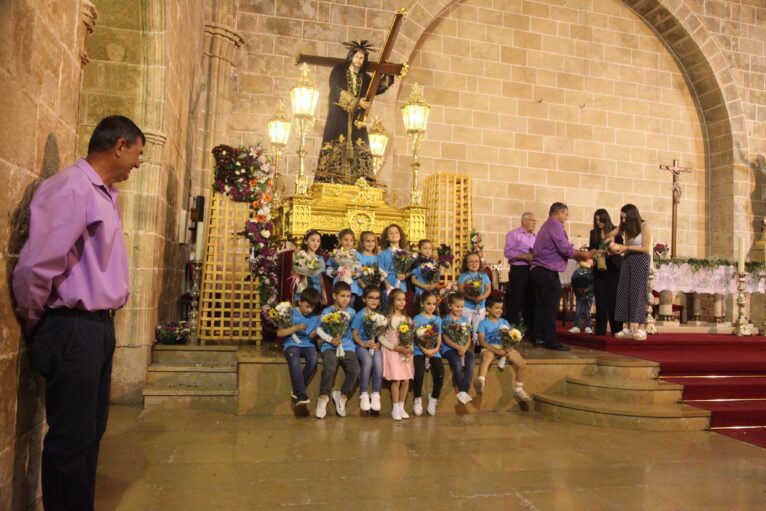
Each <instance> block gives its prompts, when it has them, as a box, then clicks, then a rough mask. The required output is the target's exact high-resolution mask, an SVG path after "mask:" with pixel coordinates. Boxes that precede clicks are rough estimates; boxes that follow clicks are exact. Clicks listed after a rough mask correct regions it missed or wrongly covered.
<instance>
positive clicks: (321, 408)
mask: <svg viewBox="0 0 766 511" xmlns="http://www.w3.org/2000/svg"><path fill="white" fill-rule="evenodd" d="M329 402H330V398H329V397H327V396H319V399H317V411H316V416H317V419H324V418H325V417H326V416H327V403H329Z"/></svg>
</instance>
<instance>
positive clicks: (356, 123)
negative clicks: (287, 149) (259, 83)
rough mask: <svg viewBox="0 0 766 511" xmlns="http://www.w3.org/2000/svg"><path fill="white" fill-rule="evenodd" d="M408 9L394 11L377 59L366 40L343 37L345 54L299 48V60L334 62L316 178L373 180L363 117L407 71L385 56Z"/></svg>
mask: <svg viewBox="0 0 766 511" xmlns="http://www.w3.org/2000/svg"><path fill="white" fill-rule="evenodd" d="M406 14H407V11H406V10H405V9H399V10H397V11H396V13H395V14H394V19H393V21H392V23H391V28H390V29H389V31H388V35H387V36H386V42H385V44H384V45H383V48H382V49H381V50H380V55H379V58H378V61H377V62H373V61H370V60H369V59H368V55H369V53H371V52H373V51H376V50H375V49H373V47H372V45H371V44H370V43H369V42H368V41H367V40H362V41H350V42H348V43H344V45H345V46H346V47H347V48H348V49H349V52H348V55H347V57H346V58H345V59H342V58H333V57H322V56H318V55H303V54H298V56H297V58H296V63H297V64H302V63H306V64H313V65H317V66H329V67H332V68H333V69H332V71H331V72H330V97H329V105H328V111H327V120H326V122H325V127H324V134H323V136H322V146H321V149H320V152H319V161H318V163H317V170H316V174H315V176H314V178H315V180H316V181H325V182H340V183H346V184H353V183H354V182H356V180H357V179H359V178H360V177H364V178H366V179H367V180H368V181H371V182H374V181H375V173H374V171H373V165H372V155H371V152H370V147H369V138H368V135H367V127H366V124H365V118H366V117H367V115H368V113H369V111H370V108H371V107H372V102H373V100H374V99H375V96H376V95H377V94H382V93H383V92H385V91H386V89H388V88H389V87H390V86H391V85H392V84H393V83H394V77H395V76H399V77H403V76H404V75H405V74H406V73H407V69H408V66H407V64H406V63H405V64H394V63H391V62H387V60H388V58H389V57H390V55H391V52H392V51H393V47H394V42H395V41H396V37H397V35H398V33H399V28H400V27H401V24H402V19H403V18H404V16H405V15H406ZM367 72H371V73H372V76H370V75H368V74H367Z"/></svg>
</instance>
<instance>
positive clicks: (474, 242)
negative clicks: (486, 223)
mask: <svg viewBox="0 0 766 511" xmlns="http://www.w3.org/2000/svg"><path fill="white" fill-rule="evenodd" d="M470 244H471V247H470V248H469V249H468V252H469V253H473V254H479V256H481V254H482V253H483V252H484V243H483V242H482V240H481V234H479V231H477V230H476V229H471V238H470Z"/></svg>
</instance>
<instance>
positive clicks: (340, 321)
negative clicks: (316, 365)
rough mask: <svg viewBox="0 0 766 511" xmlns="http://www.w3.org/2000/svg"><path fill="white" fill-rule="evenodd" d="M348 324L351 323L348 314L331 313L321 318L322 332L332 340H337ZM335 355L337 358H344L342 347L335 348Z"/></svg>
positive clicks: (344, 312) (340, 312)
mask: <svg viewBox="0 0 766 511" xmlns="http://www.w3.org/2000/svg"><path fill="white" fill-rule="evenodd" d="M349 323H351V316H349V314H348V312H346V311H335V312H331V313H329V314H327V315H325V316H324V317H323V318H322V330H324V331H325V332H326V333H327V335H329V336H330V337H332V338H333V339H339V338H341V337H342V336H343V334H345V333H346V330H348V326H349ZM335 354H336V355H337V357H338V358H343V357H345V356H346V353H345V352H344V351H343V346H342V345H341V346H338V347H337V348H336V351H335Z"/></svg>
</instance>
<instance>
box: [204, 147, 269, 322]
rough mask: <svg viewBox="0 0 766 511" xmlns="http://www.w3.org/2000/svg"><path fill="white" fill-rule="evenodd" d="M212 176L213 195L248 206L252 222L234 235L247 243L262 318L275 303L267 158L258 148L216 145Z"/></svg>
mask: <svg viewBox="0 0 766 511" xmlns="http://www.w3.org/2000/svg"><path fill="white" fill-rule="evenodd" d="M212 152H213V157H214V158H215V176H214V180H213V191H214V192H218V193H222V194H224V195H227V196H229V197H230V198H231V199H232V200H233V201H235V202H249V203H250V207H251V209H253V211H255V219H254V220H248V221H247V222H246V223H245V227H244V230H242V231H240V232H238V233H237V234H239V235H240V236H244V237H245V238H247V239H248V240H249V241H250V244H251V250H250V265H251V269H252V272H253V276H255V278H256V279H258V280H257V289H258V294H259V296H260V299H261V302H260V303H261V308H262V310H263V314H264V315H267V314H268V311H269V310H270V309H271V308H272V307H274V305H276V303H277V301H278V300H277V287H278V285H279V277H278V276H277V252H276V250H274V248H273V247H272V235H273V233H274V224H273V223H272V221H271V201H272V191H273V186H274V180H273V178H274V169H273V168H272V167H271V157H270V156H268V155H267V154H266V153H264V151H263V148H262V147H261V146H260V145H257V146H240V147H231V146H227V145H219V146H216V147H215V148H214V149H213V151H212Z"/></svg>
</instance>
